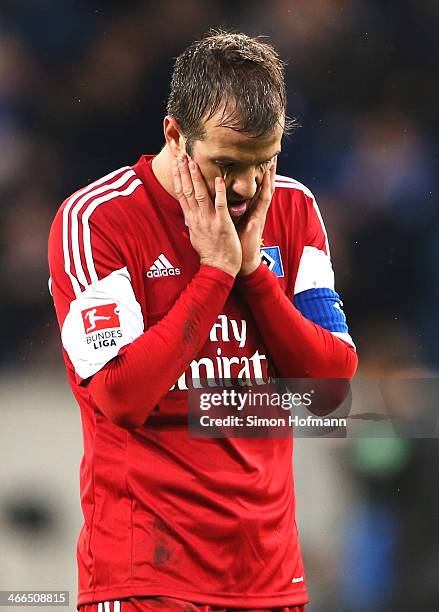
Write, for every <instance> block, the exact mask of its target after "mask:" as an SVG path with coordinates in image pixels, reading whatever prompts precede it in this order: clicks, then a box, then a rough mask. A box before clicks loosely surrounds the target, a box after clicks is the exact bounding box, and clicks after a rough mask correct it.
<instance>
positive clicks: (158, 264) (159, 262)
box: [146, 253, 180, 278]
mask: <svg viewBox="0 0 439 612" xmlns="http://www.w3.org/2000/svg"><path fill="white" fill-rule="evenodd" d="M179 274H180V268H174V266H173V265H172V264H171V262H170V261H169V259H167V257H165V256H164V255H163V253H162V254H161V255H159V256H158V257H157V259H156V260H155V262H154V263H153V264H152V266H151V267H150V269H149V270H148V272H147V273H146V276H147V277H148V278H159V277H161V276H178V275H179Z"/></svg>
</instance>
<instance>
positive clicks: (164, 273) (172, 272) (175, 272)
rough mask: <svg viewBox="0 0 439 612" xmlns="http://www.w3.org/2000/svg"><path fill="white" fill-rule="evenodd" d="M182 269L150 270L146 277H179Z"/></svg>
mask: <svg viewBox="0 0 439 612" xmlns="http://www.w3.org/2000/svg"><path fill="white" fill-rule="evenodd" d="M179 274H180V268H171V269H170V270H167V269H165V270H148V272H147V273H146V276H147V277H148V278H158V277H160V276H178V275H179Z"/></svg>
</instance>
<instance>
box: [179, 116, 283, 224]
mask: <svg viewBox="0 0 439 612" xmlns="http://www.w3.org/2000/svg"><path fill="white" fill-rule="evenodd" d="M282 134H283V129H282V126H281V125H277V126H276V127H275V128H274V130H273V131H272V132H270V133H269V134H268V135H264V136H260V137H258V138H255V137H251V136H248V135H246V134H241V133H239V132H237V131H236V130H233V129H231V128H227V127H220V126H218V117H217V116H214V117H212V118H211V119H209V120H208V121H206V123H205V137H204V138H203V140H196V141H195V142H194V144H193V146H192V151H191V157H192V159H193V160H194V161H196V162H197V164H198V165H199V167H200V170H201V172H202V174H203V176H204V179H205V181H206V183H207V186H208V189H209V193H210V196H211V198H212V201H214V199H215V177H217V176H223V177H224V178H225V181H226V187H227V203H228V207H229V212H230V215H231V217H232V219H233V220H234V221H235V223H237V222H239V220H240V219H241V218H242V217H243V215H244V214H245V213H246V212H247V211H248V210H249V209H250V208H251V207H252V205H253V203H254V202H255V201H256V199H257V197H258V194H259V191H260V188H261V184H262V178H263V175H264V171H265V170H266V169H267V168H268V167H269V166H270V165H271V164H273V163H275V164H276V161H277V155H278V154H279V153H280V149H281V139H282Z"/></svg>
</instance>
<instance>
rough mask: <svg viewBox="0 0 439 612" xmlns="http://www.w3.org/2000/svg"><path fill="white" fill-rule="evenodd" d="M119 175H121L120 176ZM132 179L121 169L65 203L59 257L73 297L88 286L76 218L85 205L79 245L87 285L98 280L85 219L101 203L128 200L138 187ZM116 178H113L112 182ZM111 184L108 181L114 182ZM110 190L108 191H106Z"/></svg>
mask: <svg viewBox="0 0 439 612" xmlns="http://www.w3.org/2000/svg"><path fill="white" fill-rule="evenodd" d="M121 173H123V174H121ZM134 176H136V175H135V172H134V171H133V170H132V169H131V168H130V167H129V166H124V167H123V168H120V169H119V170H115V171H114V172H111V173H110V174H107V175H106V176H104V177H103V178H101V179H99V180H98V181H95V182H94V183H91V185H88V186H87V187H84V189H81V190H80V191H78V192H77V193H75V194H74V195H73V196H72V197H71V198H70V199H69V201H68V202H67V204H66V206H65V208H64V211H63V254H64V268H65V271H66V274H67V275H68V277H69V278H70V280H71V283H72V286H73V290H74V292H75V295H76V297H78V296H79V295H80V294H81V285H82V286H83V287H84V288H86V287H87V286H88V285H89V283H88V281H87V277H86V275H85V272H84V270H83V267H82V262H81V251H80V234H79V222H78V215H79V212H80V211H81V209H82V208H83V207H84V205H85V210H84V213H83V215H82V241H83V248H84V256H85V263H86V267H87V270H88V274H89V276H90V280H91V282H92V283H93V282H96V281H97V280H98V276H97V273H96V269H95V265H94V261H93V254H92V249H91V238H90V226H89V218H90V216H91V214H92V213H93V211H94V210H95V209H96V208H97V207H98V206H99V205H100V204H102V203H104V202H108V201H109V200H112V199H113V198H116V197H117V196H128V195H131V194H132V193H133V191H134V190H135V189H136V188H137V187H138V186H139V185H141V181H140V180H139V179H135V180H133V181H132V182H130V181H131V179H132V178H133V177H134ZM115 177H116V178H115ZM114 178H115V180H113V181H112V182H109V181H111V179H114ZM128 183H130V184H129V185H128V187H126V188H125V189H124V190H122V191H120V190H118V189H119V188H120V187H123V186H124V185H127V184H128ZM109 190H110V191H109ZM103 192H107V193H105V195H102V196H101V197H99V198H96V196H98V195H99V194H101V193H103ZM69 220H70V232H69ZM69 238H70V240H71V242H70V244H71V250H72V255H73V263H74V270H75V271H76V275H75V274H73V273H72V270H71V263H72V262H71V259H70V251H69Z"/></svg>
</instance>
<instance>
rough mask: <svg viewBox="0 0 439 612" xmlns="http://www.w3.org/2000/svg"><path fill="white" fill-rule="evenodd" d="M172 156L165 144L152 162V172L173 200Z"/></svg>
mask: <svg viewBox="0 0 439 612" xmlns="http://www.w3.org/2000/svg"><path fill="white" fill-rule="evenodd" d="M172 159H173V158H172V155H171V152H170V150H169V147H168V145H167V144H166V145H165V146H164V147H163V149H162V150H161V151H160V153H159V154H158V155H156V157H154V159H153V160H152V171H153V172H154V175H155V177H156V179H157V180H158V182H159V183H160V185H161V186H162V187H163V189H164V190H165V191H167V192H168V193H169V195H170V196H172V197H173V198H175V191H174V179H173V178H172Z"/></svg>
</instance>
